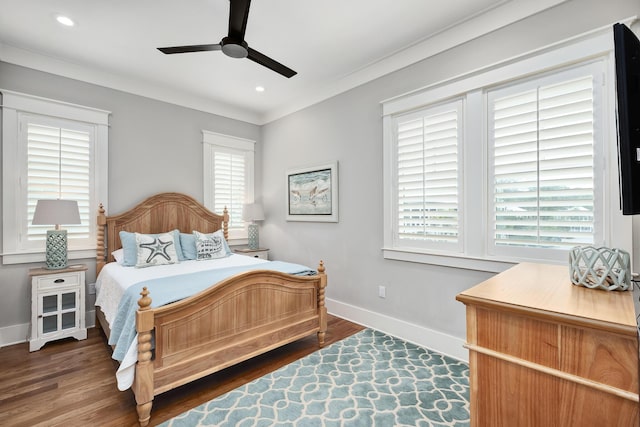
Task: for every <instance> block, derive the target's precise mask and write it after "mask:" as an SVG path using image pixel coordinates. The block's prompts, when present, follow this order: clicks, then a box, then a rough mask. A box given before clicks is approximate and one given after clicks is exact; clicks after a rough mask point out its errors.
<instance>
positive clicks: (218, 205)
mask: <svg viewBox="0 0 640 427" xmlns="http://www.w3.org/2000/svg"><path fill="white" fill-rule="evenodd" d="M202 133H203V142H204V144H203V153H204V204H205V206H206V207H207V208H208V209H209V210H211V211H213V212H215V213H217V214H219V215H222V212H223V211H224V209H225V208H227V211H228V212H229V239H230V240H231V239H242V238H245V239H246V238H247V223H246V222H245V221H243V220H242V209H243V206H244V204H246V203H252V202H253V167H254V150H255V148H254V146H255V142H254V141H250V140H247V139H242V138H236V137H233V136H229V135H222V134H218V133H214V132H208V131H203V132H202Z"/></svg>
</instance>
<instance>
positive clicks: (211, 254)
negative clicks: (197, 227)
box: [193, 230, 229, 261]
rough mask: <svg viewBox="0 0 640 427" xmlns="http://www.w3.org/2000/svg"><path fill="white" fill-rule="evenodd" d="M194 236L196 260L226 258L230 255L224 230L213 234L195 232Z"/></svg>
mask: <svg viewBox="0 0 640 427" xmlns="http://www.w3.org/2000/svg"><path fill="white" fill-rule="evenodd" d="M193 234H194V235H195V236H196V260H198V261H202V260H205V259H216V258H224V257H226V256H228V255H229V254H228V253H227V250H226V248H225V244H224V243H225V241H224V234H223V233H222V230H218V231H216V232H215V233H211V234H204V233H201V232H199V231H194V232H193Z"/></svg>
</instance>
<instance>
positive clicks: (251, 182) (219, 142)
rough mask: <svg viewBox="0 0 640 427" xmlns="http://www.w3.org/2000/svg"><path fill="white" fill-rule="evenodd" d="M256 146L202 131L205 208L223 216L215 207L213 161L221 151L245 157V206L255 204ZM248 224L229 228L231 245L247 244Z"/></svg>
mask: <svg viewBox="0 0 640 427" xmlns="http://www.w3.org/2000/svg"><path fill="white" fill-rule="evenodd" d="M255 144H256V141H253V140H250V139H245V138H239V137H236V136H232V135H225V134H221V133H216V132H211V131H207V130H203V131H202V145H203V156H202V158H203V172H204V173H203V177H204V183H203V191H204V197H203V200H204V206H205V207H206V208H207V209H209V210H210V211H212V212H214V213H216V214H218V215H222V212H216V211H215V210H214V206H215V191H214V190H215V189H214V187H213V185H212V184H213V182H214V179H213V177H214V173H215V169H214V165H213V162H212V161H211V159H212V158H213V154H214V152H215V151H221V152H225V153H232V154H239V155H243V156H244V157H245V165H246V172H245V177H244V178H245V188H246V189H247V190H246V194H245V200H244V204H247V203H254V201H255V193H254V190H255V188H254V186H255ZM248 234H249V231H248V223H247V222H246V221H243V226H242V228H240V229H239V228H233V229H232V228H231V227H229V239H228V240H229V244H230V245H231V244H233V245H242V244H246V243H247V239H248Z"/></svg>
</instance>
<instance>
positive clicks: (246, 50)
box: [158, 0, 297, 78]
mask: <svg viewBox="0 0 640 427" xmlns="http://www.w3.org/2000/svg"><path fill="white" fill-rule="evenodd" d="M250 4H251V0H229V34H228V36H227V37H224V38H223V39H222V40H221V41H220V43H218V44H201V45H190V46H174V47H159V48H158V50H159V51H160V52H162V53H164V54H167V55H171V54H174V53H189V52H205V51H211V50H222V53H224V54H225V55H227V56H230V57H231V58H247V59H250V60H252V61H253V62H255V63H257V64H260V65H262V66H264V67H267V68H269V69H270V70H273V71H275V72H276V73H279V74H281V75H283V76H285V77H287V78H291V77H293V76H295V75H296V74H297V73H296V72H295V71H293V70H292V69H291V68H289V67H287V66H285V65H283V64H281V63H279V62H278V61H276V60H274V59H271V58H269V57H268V56H266V55H264V54H262V53H260V52H258V51H257V50H255V49H252V48H250V47H249V45H248V44H247V42H246V41H245V40H244V34H245V32H246V29H247V19H248V18H249V6H250Z"/></svg>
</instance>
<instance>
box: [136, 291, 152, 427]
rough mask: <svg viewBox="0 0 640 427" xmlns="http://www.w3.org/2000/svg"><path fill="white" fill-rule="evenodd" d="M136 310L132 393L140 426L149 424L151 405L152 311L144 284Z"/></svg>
mask: <svg viewBox="0 0 640 427" xmlns="http://www.w3.org/2000/svg"><path fill="white" fill-rule="evenodd" d="M140 295H142V298H140V299H139V300H138V306H139V308H138V311H137V312H136V331H138V363H137V364H136V376H135V379H134V380H133V385H132V387H131V388H132V389H133V394H134V395H135V396H136V403H137V405H136V410H137V411H138V422H139V423H140V426H141V427H144V426H146V425H147V424H149V419H150V418H151V406H152V405H153V363H152V362H151V331H152V330H153V311H151V310H150V308H151V298H150V297H149V291H148V290H147V288H146V286H145V287H144V288H142V292H140Z"/></svg>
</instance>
